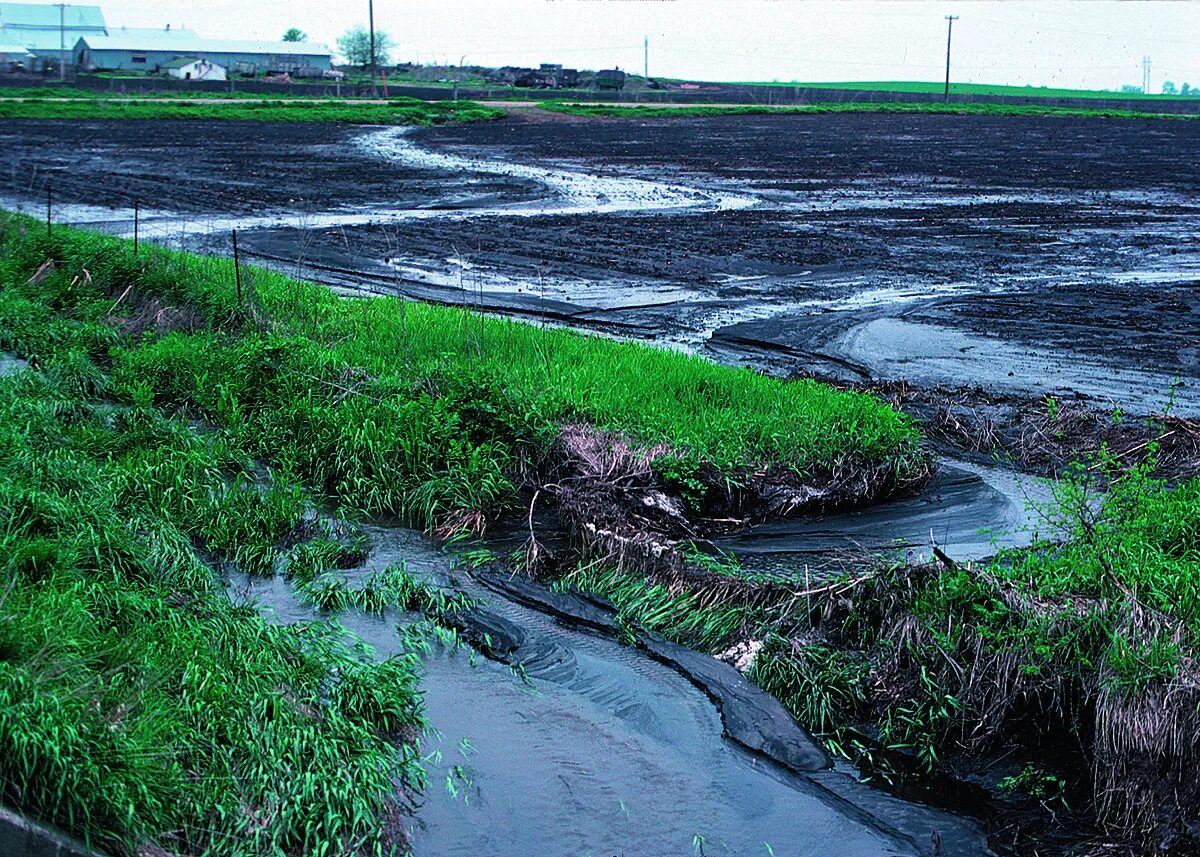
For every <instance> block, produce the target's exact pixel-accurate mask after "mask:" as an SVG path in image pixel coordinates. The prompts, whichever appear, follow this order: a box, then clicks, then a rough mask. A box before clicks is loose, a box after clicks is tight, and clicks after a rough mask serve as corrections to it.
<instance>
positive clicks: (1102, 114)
mask: <svg viewBox="0 0 1200 857" xmlns="http://www.w3.org/2000/svg"><path fill="white" fill-rule="evenodd" d="M538 106H539V107H541V108H542V109H543V110H550V111H553V112H555V113H566V114H570V115H573V116H598V117H612V118H627V119H638V118H643V119H681V118H687V117H698V116H757V115H777V114H778V115H789V114H791V115H819V114H825V113H930V114H943V115H946V114H949V115H958V116H1078V117H1092V118H1100V119H1196V118H1200V114H1197V115H1194V114H1186V113H1154V112H1150V111H1141V110H1112V109H1102V108H1086V107H1049V106H1044V105H1039V104H974V103H971V104H960V103H951V104H909V103H904V102H887V103H882V102H881V103H871V102H849V103H845V104H794V105H766V104H755V105H749V104H746V105H736V106H728V107H727V106H720V105H689V106H686V107H660V106H655V105H627V104H593V103H584V102H562V101H543V102H541V103H540V104H539V105H538Z"/></svg>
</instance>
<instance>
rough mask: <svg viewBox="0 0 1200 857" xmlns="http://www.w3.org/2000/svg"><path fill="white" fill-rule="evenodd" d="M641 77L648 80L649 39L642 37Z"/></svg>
mask: <svg viewBox="0 0 1200 857" xmlns="http://www.w3.org/2000/svg"><path fill="white" fill-rule="evenodd" d="M642 75H643V76H644V77H645V78H646V81H647V82H649V80H650V37H649V36H642Z"/></svg>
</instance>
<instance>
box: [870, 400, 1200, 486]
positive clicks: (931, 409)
mask: <svg viewBox="0 0 1200 857" xmlns="http://www.w3.org/2000/svg"><path fill="white" fill-rule="evenodd" d="M869 389H870V390H871V391H872V392H875V393H877V394H878V395H879V396H881V397H882V398H884V399H885V400H886V401H888V402H890V403H891V404H892V405H893V406H895V407H897V408H899V409H901V410H903V411H905V412H906V413H909V414H912V415H913V416H915V417H917V418H919V419H920V420H921V421H922V423H923V426H922V428H923V429H924V431H925V434H926V435H927V436H928V437H929V438H930V439H932V440H933V441H935V442H938V443H941V444H944V445H946V446H948V447H950V448H953V449H955V450H960V451H963V452H967V453H973V454H982V455H988V456H999V457H1000V458H1002V459H1004V460H1006V461H1009V462H1011V463H1012V464H1013V466H1015V467H1017V468H1018V469H1020V470H1022V471H1025V472H1030V473H1038V474H1042V475H1046V476H1057V475H1059V474H1061V473H1062V472H1063V470H1064V469H1065V468H1067V467H1069V466H1071V465H1072V464H1073V463H1074V462H1077V461H1080V460H1086V459H1091V458H1094V457H1095V456H1096V455H1097V454H1099V453H1100V452H1101V450H1107V452H1108V454H1110V455H1112V456H1114V457H1116V458H1117V459H1118V460H1120V461H1123V462H1124V463H1125V464H1126V465H1127V466H1134V465H1137V464H1139V463H1141V462H1142V461H1144V460H1146V458H1148V457H1149V456H1150V455H1151V454H1152V453H1153V454H1154V457H1155V462H1156V471H1155V472H1156V473H1157V475H1159V476H1161V477H1162V478H1165V479H1172V480H1177V479H1187V478H1189V477H1192V476H1195V475H1197V474H1200V421H1198V420H1194V419H1184V418H1182V417H1177V416H1174V415H1171V414H1158V415H1149V416H1146V415H1134V414H1125V413H1123V412H1122V411H1121V409H1120V408H1116V407H1113V408H1107V409H1105V408H1101V407H1098V406H1097V404H1096V403H1095V402H1093V401H1090V400H1086V399H1083V398H1062V399H1059V398H1055V397H1053V396H1046V397H1044V398H1041V399H1035V398H1021V397H1016V396H1006V395H998V394H995V393H991V392H989V391H986V390H984V389H982V388H980V387H959V388H954V389H949V388H920V387H915V386H913V385H911V384H908V383H907V382H904V381H896V382H890V383H887V384H882V385H875V386H871V387H870V388H869Z"/></svg>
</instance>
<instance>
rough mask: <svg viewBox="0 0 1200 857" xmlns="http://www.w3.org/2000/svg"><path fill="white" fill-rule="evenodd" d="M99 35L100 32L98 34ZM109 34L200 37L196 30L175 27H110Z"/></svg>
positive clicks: (139, 36) (131, 36)
mask: <svg viewBox="0 0 1200 857" xmlns="http://www.w3.org/2000/svg"><path fill="white" fill-rule="evenodd" d="M97 35H99V34H97ZM107 35H109V36H128V37H130V38H138V39H140V38H142V37H145V36H164V37H166V38H183V39H198V38H200V37H199V36H197V35H196V31H195V30H185V29H183V28H173V27H109V28H108V33H107Z"/></svg>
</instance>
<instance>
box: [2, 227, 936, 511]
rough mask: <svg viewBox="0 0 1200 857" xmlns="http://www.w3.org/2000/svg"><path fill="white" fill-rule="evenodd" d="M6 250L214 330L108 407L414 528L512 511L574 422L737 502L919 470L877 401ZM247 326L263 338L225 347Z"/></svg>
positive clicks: (135, 376)
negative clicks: (736, 491) (179, 421)
mask: <svg viewBox="0 0 1200 857" xmlns="http://www.w3.org/2000/svg"><path fill="white" fill-rule="evenodd" d="M0 234H3V235H4V239H5V241H6V244H7V247H8V253H9V256H10V258H11V259H12V260H13V261H14V264H15V265H16V266H17V270H18V271H20V272H25V273H24V275H25V276H28V274H29V273H32V272H33V271H35V270H36V269H37V268H38V266H40V265H41V264H42V263H43V262H44V261H45V260H46V259H47V258H51V257H53V258H55V259H58V260H61V261H62V262H63V264H65V266H66V267H67V269H68V270H71V271H76V272H80V271H83V270H86V271H87V272H89V275H90V277H91V279H92V282H93V283H94V284H96V285H97V287H98V288H103V289H105V290H106V291H110V292H112V293H113V294H114V295H116V294H120V292H121V291H122V290H123V289H124V288H125V287H126V286H127V285H134V286H135V287H136V288H137V289H139V291H141V292H143V293H146V294H153V295H156V296H160V297H161V298H162V299H163V300H164V301H169V302H174V303H176V304H186V305H189V306H195V307H198V308H199V311H200V312H202V313H203V315H204V317H205V318H206V319H207V325H206V328H205V329H203V330H199V331H196V332H194V333H186V334H185V333H182V332H176V333H170V334H168V335H164V336H161V337H158V338H154V339H151V340H147V341H145V342H144V343H141V344H140V346H139V347H138V348H136V349H126V350H123V351H121V352H118V353H116V354H115V355H114V356H113V358H112V359H113V361H114V366H113V371H112V385H111V392H112V395H114V396H116V397H117V398H118V399H120V400H121V401H126V402H131V403H140V402H153V403H155V404H156V405H159V406H161V407H164V408H181V409H184V410H185V411H186V412H188V413H191V414H193V415H195V416H196V417H198V418H202V419H205V420H207V421H209V422H211V423H213V424H215V425H218V426H220V427H222V428H224V429H225V430H227V431H229V432H230V433H232V434H233V435H234V436H235V437H236V438H237V440H238V442H239V443H244V444H245V445H246V447H247V448H248V449H251V450H252V451H253V453H254V454H255V455H256V456H258V457H260V458H263V459H267V460H271V461H275V462H276V463H278V464H279V466H281V467H282V468H284V470H285V472H287V473H289V474H293V475H294V476H295V477H296V479H295V481H297V482H300V483H303V484H306V485H313V486H316V487H317V488H318V490H321V491H322V492H324V493H325V494H327V495H328V496H331V497H335V498H341V499H342V500H344V501H345V502H348V503H350V504H352V505H354V506H356V507H358V508H361V509H365V510H368V511H371V512H373V513H386V514H394V515H398V516H400V517H401V518H402V519H404V520H405V521H407V522H409V523H412V524H415V525H418V526H422V527H435V526H438V525H439V524H445V523H446V522H447V521H448V520H449V519H450V518H452V517H454V516H455V515H460V516H461V515H472V514H482V515H483V516H484V518H487V519H490V518H492V517H494V515H495V514H496V513H497V512H499V511H502V510H503V509H505V508H510V507H512V506H513V504H515V503H517V502H519V495H518V490H517V486H518V482H519V480H520V479H521V474H522V472H524V470H525V469H526V468H528V467H529V466H533V467H538V466H540V465H539V462H544V461H547V460H549V459H552V458H553V456H554V451H555V449H556V444H557V443H558V434H559V429H560V427H561V426H562V425H564V424H566V423H570V422H583V423H588V424H591V425H594V426H596V427H599V428H601V429H606V430H611V431H614V432H619V433H622V434H623V435H625V436H627V437H628V438H630V439H631V440H632V441H634V442H635V443H637V444H642V445H647V446H648V445H654V444H660V443H661V444H667V445H668V446H669V447H670V448H671V449H672V450H674V451H675V453H676V454H677V457H676V458H668V459H665V460H664V462H665V463H664V466H669V469H670V473H671V476H672V478H677V479H678V478H686V477H687V475H688V473H690V472H693V471H694V470H696V469H699V468H701V467H705V468H712V469H713V470H715V471H716V472H717V473H718V474H720V476H722V477H723V478H724V479H726V480H728V481H729V482H730V483H731V484H733V485H739V484H741V483H742V482H743V481H744V480H745V479H746V478H748V474H750V473H752V472H754V471H756V470H758V469H760V468H763V467H768V468H778V469H781V470H784V471H787V472H790V473H795V474H798V475H799V476H802V477H814V476H819V475H822V474H826V473H828V472H829V471H830V470H831V469H833V468H840V467H845V466H861V467H865V468H874V469H881V470H883V471H887V472H888V473H890V474H891V475H892V476H894V477H895V478H896V479H903V478H905V477H908V476H910V475H912V474H913V473H915V472H923V468H924V466H925V459H924V456H923V454H922V453H921V452H920V450H919V448H918V441H919V436H918V433H917V431H916V429H915V428H914V427H913V425H912V423H911V421H910V420H908V419H907V418H906V417H904V416H902V415H900V414H899V413H897V412H896V411H894V410H892V409H891V408H889V407H888V406H886V405H884V404H883V403H882V402H880V401H879V400H878V399H876V398H874V397H873V396H869V395H865V394H860V393H851V392H841V391H837V390H834V389H832V388H830V387H827V386H824V385H822V384H818V383H816V382H813V381H809V380H798V381H790V382H788V381H781V380H778V379H774V378H769V377H765V376H762V375H759V374H757V373H754V372H751V371H749V370H746V369H733V368H728V367H723V366H719V365H716V364H713V363H711V362H709V361H706V360H703V359H700V358H697V357H690V356H687V355H684V354H680V353H677V352H674V351H668V350H664V349H658V348H653V347H649V346H644V345H638V344H631V343H621V342H616V341H613V340H609V339H604V338H600V337H596V336H585V335H580V334H577V333H573V332H569V331H565V330H555V329H543V328H539V327H537V326H534V325H530V324H525V323H521V322H517V321H512V320H507V319H501V318H491V317H484V316H480V315H476V314H473V313H471V312H469V311H467V310H461V309H456V308H447V307H437V306H430V305H426V304H420V303H411V302H405V301H401V300H395V299H387V298H379V299H358V300H345V299H341V298H338V297H336V296H334V295H332V294H331V293H330V292H329V291H327V290H326V289H324V288H321V287H319V286H314V285H311V284H306V283H301V282H297V281H295V280H292V279H289V278H287V277H284V276H281V275H278V274H274V273H269V272H266V271H262V270H250V271H247V272H246V273H245V278H246V280H247V283H248V285H247V292H248V297H247V299H246V301H245V302H244V304H243V305H241V306H239V304H238V302H237V297H236V292H235V288H234V276H233V268H232V264H231V263H230V262H229V261H228V260H224V259H214V258H205V257H199V256H192V255H186V254H179V253H174V252H170V251H167V250H164V249H161V248H151V247H145V246H144V247H143V251H142V256H140V257H135V256H134V255H133V251H132V247H131V244H130V243H129V242H126V241H122V240H118V239H113V238H107V237H102V236H97V235H93V234H87V233H82V232H76V231H71V230H67V229H56V230H55V237H54V238H53V239H47V238H46V237H45V231H44V229H36V228H33V227H32V224H31V222H30V221H28V220H25V219H22V218H15V217H14V218H10V219H9V220H7V222H6V225H5V228H4V229H3V230H0ZM17 276H18V277H19V276H20V274H18V275H17ZM12 300H16V296H15V295H12V296H11V297H10V301H12ZM32 312H38V311H35V310H31V309H29V308H27V307H25V306H24V305H22V304H20V303H16V304H13V305H12V306H10V307H9V308H8V309H7V310H5V309H4V307H3V305H2V304H0V321H5V320H9V319H11V322H10V323H11V324H12V325H13V326H14V327H15V328H16V329H20V327H21V326H22V325H23V324H24V318H25V317H27V315H28V314H30V313H32ZM248 313H251V314H253V316H254V317H255V318H256V319H258V320H259V323H258V324H257V325H254V326H248V325H246V324H244V323H240V322H239V323H238V324H237V325H235V328H230V324H233V320H236V319H239V318H240V319H245V318H246V317H247V314H248ZM17 346H19V347H17ZM12 347H17V350H19V351H21V353H23V354H30V355H32V356H36V355H37V354H38V353H39V352H40V350H41V349H42V348H43V347H45V345H44V343H43V342H42V341H40V340H38V339H37V338H36V337H34V338H29V339H23V340H19V341H14V342H13V344H12Z"/></svg>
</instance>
